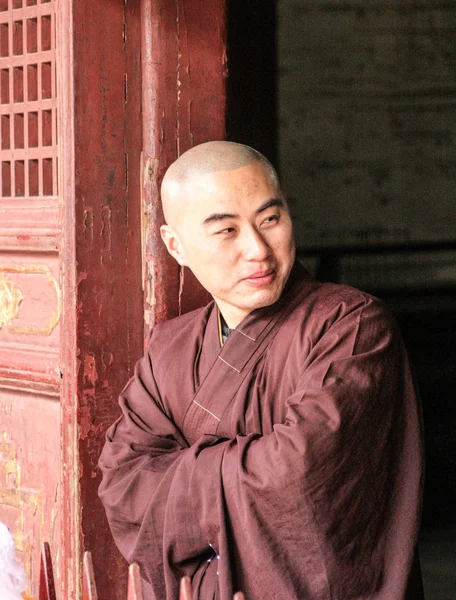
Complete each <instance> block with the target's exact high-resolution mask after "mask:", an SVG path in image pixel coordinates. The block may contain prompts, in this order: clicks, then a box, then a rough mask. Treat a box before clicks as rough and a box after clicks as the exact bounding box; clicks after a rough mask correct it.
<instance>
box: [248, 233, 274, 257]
mask: <svg viewBox="0 0 456 600" xmlns="http://www.w3.org/2000/svg"><path fill="white" fill-rule="evenodd" d="M242 250H243V254H244V258H245V259H246V260H265V259H266V258H268V256H269V254H270V253H271V249H270V247H269V245H268V243H267V242H266V240H265V238H264V237H263V236H262V235H261V233H260V232H259V231H257V230H256V229H255V228H253V227H252V228H251V229H249V230H247V231H245V232H244V234H243V236H242Z"/></svg>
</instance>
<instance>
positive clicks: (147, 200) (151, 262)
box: [141, 0, 227, 328]
mask: <svg viewBox="0 0 456 600" xmlns="http://www.w3.org/2000/svg"><path fill="white" fill-rule="evenodd" d="M141 21H142V74H143V160H142V182H143V184H142V185H143V187H142V192H143V193H142V203H143V210H142V214H143V251H144V258H143V265H144V291H145V301H144V307H145V319H146V327H147V328H149V327H152V326H153V325H154V323H156V322H157V321H160V320H163V319H166V318H169V317H173V316H176V315H177V314H180V313H185V312H188V311H189V310H191V309H193V308H196V307H198V306H201V304H204V303H206V302H207V301H208V296H207V294H206V292H205V291H204V290H202V289H201V288H200V286H199V285H198V283H197V282H196V280H195V278H194V277H193V275H192V273H190V272H189V271H188V269H179V267H178V265H177V263H176V262H175V261H174V260H173V259H172V258H171V257H170V256H169V255H168V253H167V251H166V249H165V247H164V245H163V244H162V242H161V238H160V231H159V228H160V225H161V224H162V223H163V213H162V209H161V203H160V199H159V186H160V184H161V180H162V177H163V175H164V172H165V171H166V168H167V167H168V166H169V165H170V164H171V163H172V162H173V161H174V160H175V159H176V158H177V157H178V156H179V155H180V154H182V152H185V150H188V149H189V148H191V147H192V146H194V145H196V144H200V143H202V142H205V141H208V140H220V139H224V137H225V113H226V93H225V80H226V75H227V67H226V10H225V0H213V1H211V2H205V1H204V0H186V1H185V2H184V0H177V1H176V0H142V1H141Z"/></svg>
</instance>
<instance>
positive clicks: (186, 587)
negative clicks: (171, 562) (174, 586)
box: [179, 577, 193, 600]
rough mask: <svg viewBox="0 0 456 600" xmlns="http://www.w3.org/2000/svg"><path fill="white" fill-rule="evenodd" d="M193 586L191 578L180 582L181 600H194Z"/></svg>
mask: <svg viewBox="0 0 456 600" xmlns="http://www.w3.org/2000/svg"><path fill="white" fill-rule="evenodd" d="M192 598H193V594H192V584H191V580H190V577H182V579H181V582H180V590H179V600H192Z"/></svg>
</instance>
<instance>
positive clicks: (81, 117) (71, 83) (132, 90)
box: [59, 0, 143, 600]
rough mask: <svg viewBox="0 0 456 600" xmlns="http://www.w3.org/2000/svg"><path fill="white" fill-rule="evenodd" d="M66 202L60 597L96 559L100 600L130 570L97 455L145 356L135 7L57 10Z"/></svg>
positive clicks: (115, 591)
mask: <svg viewBox="0 0 456 600" xmlns="http://www.w3.org/2000/svg"><path fill="white" fill-rule="evenodd" d="M59 9H60V11H61V12H60V23H61V27H60V31H61V32H62V34H61V37H60V43H61V46H62V47H61V54H60V56H61V62H60V73H61V77H60V83H61V86H62V109H61V120H60V127H59V131H60V132H61V138H62V162H63V166H62V171H61V173H62V182H61V184H62V189H63V190H64V195H65V204H64V206H63V217H64V223H65V236H64V240H65V243H64V253H65V263H66V269H65V286H64V298H63V305H64V311H63V312H64V338H63V340H62V344H63V347H64V349H63V360H62V362H63V368H64V398H63V414H62V454H63V478H62V487H63V506H62V522H63V523H64V524H65V527H64V528H62V529H63V531H62V547H63V549H64V551H63V554H64V557H63V561H62V567H61V576H62V594H61V597H62V598H78V597H80V593H81V589H80V586H81V580H82V551H83V549H84V548H90V549H91V550H92V554H93V564H94V570H95V577H96V580H97V585H98V589H99V592H98V595H99V598H100V600H108V598H109V599H112V598H113V597H118V598H121V597H125V595H126V577H125V576H123V577H122V574H125V572H126V564H125V561H124V560H123V558H122V557H121V556H120V554H119V552H118V551H117V549H116V548H115V546H114V543H113V540H112V536H111V533H110V530H109V527H108V525H107V522H106V518H105V512H104V509H103V507H102V505H101V502H100V501H99V499H98V493H97V490H98V485H99V483H100V473H99V470H98V467H97V462H98V457H99V454H100V451H101V447H102V444H103V442H104V434H105V431H106V428H107V426H108V425H109V424H110V423H112V422H113V421H114V420H115V418H116V417H117V415H118V405H117V399H118V394H119V392H120V391H121V389H122V387H123V386H124V384H125V382H126V381H127V380H128V378H129V376H130V375H131V373H132V370H133V365H134V363H135V361H136V360H137V359H138V358H139V356H140V354H141V353H142V345H143V343H142V340H143V303H142V280H141V279H142V277H141V236H140V231H141V227H140V192H139V185H140V184H139V176H140V151H141V87H140V86H141V69H140V13H139V5H138V3H134V2H127V3H124V2H106V1H105V0H90V1H89V0H72V1H69V2H61V3H59Z"/></svg>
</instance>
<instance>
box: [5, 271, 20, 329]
mask: <svg viewBox="0 0 456 600" xmlns="http://www.w3.org/2000/svg"><path fill="white" fill-rule="evenodd" d="M22 298H23V296H22V292H21V290H20V289H19V288H18V287H17V285H16V284H15V283H14V281H11V280H10V279H7V278H6V277H4V276H3V275H0V329H1V328H2V327H3V325H6V326H8V325H9V323H11V321H12V320H13V319H14V318H15V317H17V315H18V313H19V306H20V304H21V302H22Z"/></svg>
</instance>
